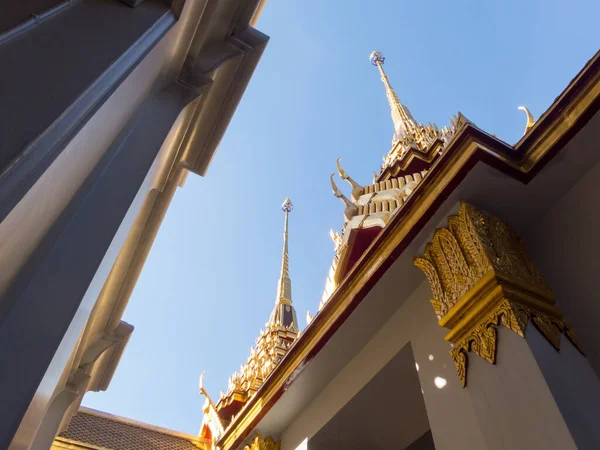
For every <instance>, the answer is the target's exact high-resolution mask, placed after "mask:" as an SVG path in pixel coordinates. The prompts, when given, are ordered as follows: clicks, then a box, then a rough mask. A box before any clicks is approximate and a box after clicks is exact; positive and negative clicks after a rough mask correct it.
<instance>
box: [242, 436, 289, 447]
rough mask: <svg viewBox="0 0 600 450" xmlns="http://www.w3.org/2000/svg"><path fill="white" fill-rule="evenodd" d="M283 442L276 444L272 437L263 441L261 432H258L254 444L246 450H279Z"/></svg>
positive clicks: (249, 445)
mask: <svg viewBox="0 0 600 450" xmlns="http://www.w3.org/2000/svg"><path fill="white" fill-rule="evenodd" d="M280 447H281V442H275V441H274V440H273V438H272V437H270V436H268V437H267V438H266V439H263V437H262V435H261V434H260V432H258V431H257V432H256V437H255V438H254V439H253V440H252V442H251V443H250V444H248V445H246V446H245V447H244V450H279V449H280Z"/></svg>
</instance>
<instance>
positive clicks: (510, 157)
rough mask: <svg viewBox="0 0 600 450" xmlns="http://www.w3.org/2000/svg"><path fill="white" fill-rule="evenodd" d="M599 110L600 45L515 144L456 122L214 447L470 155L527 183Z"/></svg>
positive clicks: (305, 355) (346, 305)
mask: <svg viewBox="0 0 600 450" xmlns="http://www.w3.org/2000/svg"><path fill="white" fill-rule="evenodd" d="M599 110H600V52H598V53H597V54H596V55H594V57H593V58H592V59H591V60H590V61H589V62H588V63H587V64H586V66H585V67H584V68H583V69H582V70H581V72H580V73H579V74H578V75H577V76H576V77H575V78H574V79H573V80H572V81H571V83H570V84H569V86H568V87H567V88H566V89H565V91H564V92H563V93H562V94H561V95H560V96H559V97H557V99H556V100H555V101H554V103H553V104H552V105H551V107H550V108H549V109H548V110H547V111H546V112H545V113H544V114H543V115H542V117H541V118H540V119H539V120H538V122H537V123H536V125H535V126H534V127H533V128H532V129H531V130H530V131H529V133H527V135H526V136H524V137H523V139H521V140H520V141H519V142H518V143H517V145H516V146H514V147H513V146H510V145H508V144H506V143H505V142H503V141H500V140H499V139H497V138H495V137H494V136H492V135H490V134H487V133H485V132H483V131H482V130H480V129H479V128H477V127H475V126H474V125H472V124H470V123H465V124H464V125H463V126H461V128H460V129H459V130H457V131H456V135H455V138H454V139H453V140H452V142H451V143H450V144H449V146H448V148H447V149H446V150H445V151H444V153H443V155H441V156H440V158H439V159H438V160H437V161H436V162H435V163H434V165H433V166H432V168H431V170H430V171H429V173H428V174H427V176H426V177H425V179H424V180H423V182H422V183H420V184H419V186H418V187H417V188H416V189H415V191H414V192H413V194H412V195H411V196H410V197H409V198H408V199H407V201H406V203H405V204H404V205H403V206H402V207H401V208H400V209H399V211H398V212H397V213H396V214H395V215H394V217H393V218H392V219H391V221H390V223H389V224H388V225H387V226H386V227H385V228H384V230H383V231H382V232H381V234H380V235H379V236H378V237H377V238H376V239H375V241H374V242H373V243H372V244H371V246H370V247H369V248H368V249H367V251H366V252H365V253H364V254H363V256H362V257H361V258H360V259H359V261H358V262H357V264H355V266H354V267H353V268H352V269H351V270H350V271H349V273H348V275H347V276H346V277H345V279H344V280H343V282H342V283H341V284H340V286H339V287H338V288H337V290H336V291H335V292H334V293H333V295H332V296H331V297H330V299H329V301H328V302H327V303H326V305H325V306H324V308H323V309H322V310H321V311H320V313H319V314H318V315H317V316H316V317H315V318H314V320H313V321H312V322H311V323H310V325H309V326H308V327H307V328H306V330H304V332H303V333H302V335H301V336H300V338H299V339H298V340H297V341H296V342H295V344H294V345H293V347H292V348H291V349H290V351H289V352H288V354H287V355H286V356H285V357H284V358H283V360H282V361H281V362H280V364H279V365H278V366H277V368H276V369H275V370H274V371H273V373H271V375H270V376H269V378H267V379H266V380H265V382H264V383H263V385H262V386H261V387H260V389H259V390H258V392H257V393H256V395H254V396H253V397H252V399H250V400H249V401H248V402H247V403H246V405H245V406H244V408H243V409H242V410H241V411H240V413H239V415H238V416H237V417H236V419H235V420H234V421H233V422H232V423H231V424H230V426H229V427H228V428H227V429H226V430H225V432H224V434H223V435H222V436H221V438H220V439H219V441H218V446H219V447H220V448H222V449H224V450H229V449H235V448H237V447H238V446H239V445H240V444H241V443H242V442H243V441H244V440H245V439H246V438H247V437H248V435H249V433H250V432H251V431H252V429H253V428H254V427H255V426H256V425H257V424H258V423H259V422H260V420H261V419H262V417H264V416H265V415H266V413H267V412H268V411H269V409H270V408H271V407H272V406H273V405H274V404H275V403H276V402H277V400H278V399H279V398H280V397H281V396H282V395H283V393H284V392H285V391H286V390H287V389H288V388H289V386H290V385H291V384H292V383H293V382H294V379H295V378H296V377H298V375H299V374H300V372H301V371H302V369H303V368H305V367H306V365H307V364H308V363H309V362H310V361H311V360H312V359H313V358H314V357H315V356H316V355H317V354H318V353H319V351H320V350H321V349H322V348H323V347H324V346H325V344H326V343H327V341H328V340H329V339H330V338H331V336H332V335H333V334H334V333H335V332H336V331H337V330H338V329H339V328H340V327H341V325H342V324H343V323H344V322H345V321H346V320H347V318H348V317H349V316H350V314H351V313H352V312H353V311H354V309H355V308H356V307H357V306H358V305H359V304H360V302H361V301H362V300H363V299H364V298H365V296H366V294H367V293H368V292H369V291H370V290H371V288H372V287H373V286H374V285H375V284H376V283H377V281H378V280H379V279H380V278H381V276H382V275H383V274H384V273H385V271H386V270H387V269H388V268H389V267H390V266H391V265H392V263H393V262H394V261H395V260H396V259H397V258H398V257H399V255H401V254H402V253H403V251H404V250H405V249H406V248H407V246H408V245H409V244H410V242H411V241H412V240H413V239H414V237H415V236H416V235H417V234H418V232H419V231H420V230H421V229H422V228H423V227H424V226H425V225H426V224H427V222H428V221H429V219H430V218H431V217H432V216H433V214H434V213H435V211H436V209H437V208H438V207H439V206H440V205H441V204H442V203H443V201H444V200H445V199H446V198H448V196H449V195H450V194H451V193H452V192H454V190H455V189H456V187H457V186H458V185H459V184H460V182H461V181H462V180H463V179H464V178H465V176H466V175H467V174H468V173H469V172H470V171H471V170H472V169H473V168H474V167H475V165H476V164H477V163H478V162H483V163H485V164H487V165H489V166H491V167H494V168H496V169H498V170H500V171H502V172H504V173H506V174H507V175H509V176H511V177H513V178H515V179H517V180H519V181H521V182H523V183H528V182H529V181H530V180H531V179H532V178H533V177H535V175H536V174H537V173H538V172H539V171H540V170H541V169H542V167H544V166H545V165H546V164H547V163H548V162H549V161H550V160H551V159H552V158H553V157H554V156H555V155H556V154H557V153H558V152H559V151H560V150H561V149H562V148H563V147H564V146H565V144H566V143H567V142H568V141H569V140H570V139H571V138H572V137H573V136H575V135H576V134H577V133H578V132H579V131H580V130H581V129H582V128H583V127H584V126H585V124H586V123H587V122H588V121H589V120H590V119H591V118H592V117H593V116H594V115H595V114H596V113H597V112H598V111H599Z"/></svg>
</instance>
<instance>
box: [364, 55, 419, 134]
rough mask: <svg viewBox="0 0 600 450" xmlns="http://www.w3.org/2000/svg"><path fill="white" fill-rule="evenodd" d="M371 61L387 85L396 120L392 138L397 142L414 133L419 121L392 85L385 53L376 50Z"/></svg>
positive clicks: (387, 92)
mask: <svg viewBox="0 0 600 450" xmlns="http://www.w3.org/2000/svg"><path fill="white" fill-rule="evenodd" d="M369 61H371V64H373V65H374V66H377V68H378V69H379V73H380V74H381V81H383V84H384V86H385V93H386V95H387V98H388V102H389V104H390V109H391V111H392V120H393V122H394V137H393V138H392V142H393V143H396V142H398V141H399V140H400V139H402V138H405V137H408V136H411V135H413V134H414V132H415V131H416V130H417V123H416V122H415V119H413V116H412V115H411V113H410V111H409V110H408V108H407V107H406V106H404V105H403V104H402V102H400V99H399V98H398V95H397V94H396V91H394V88H393V87H392V86H391V85H390V81H389V79H388V76H387V75H386V73H385V71H384V70H383V63H384V61H385V57H384V56H383V54H382V53H381V52H379V51H377V50H375V51H373V52H371V55H369Z"/></svg>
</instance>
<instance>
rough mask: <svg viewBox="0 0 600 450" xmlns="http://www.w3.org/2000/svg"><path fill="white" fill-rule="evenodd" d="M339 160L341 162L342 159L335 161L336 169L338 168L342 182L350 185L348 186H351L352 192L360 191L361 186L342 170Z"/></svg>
mask: <svg viewBox="0 0 600 450" xmlns="http://www.w3.org/2000/svg"><path fill="white" fill-rule="evenodd" d="M341 160H342V158H338V159H337V168H338V173H339V174H340V178H341V179H342V180H344V181H347V182H348V183H350V186H352V190H354V189H362V186H361V185H360V184H358V183H357V182H356V181H354V180H353V179H352V178H350V176H349V175H348V174H347V173H346V171H345V170H344V169H343V168H342V165H341V164H340V161H341Z"/></svg>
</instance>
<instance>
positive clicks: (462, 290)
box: [414, 202, 583, 386]
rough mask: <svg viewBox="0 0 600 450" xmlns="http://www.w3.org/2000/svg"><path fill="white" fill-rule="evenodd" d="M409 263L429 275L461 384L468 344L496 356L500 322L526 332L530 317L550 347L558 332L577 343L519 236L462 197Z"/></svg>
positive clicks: (479, 352)
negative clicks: (456, 209)
mask: <svg viewBox="0 0 600 450" xmlns="http://www.w3.org/2000/svg"><path fill="white" fill-rule="evenodd" d="M414 263H415V265H416V266H417V267H419V268H420V269H421V270H422V271H423V273H425V275H426V277H427V280H428V281H429V284H430V286H431V290H432V293H433V299H432V300H431V304H432V305H433V308H434V310H435V313H436V315H437V316H438V319H439V320H440V325H442V326H444V327H447V328H449V329H450V330H451V331H450V333H449V334H448V336H446V339H447V340H448V341H450V342H452V343H453V344H454V347H453V349H452V350H451V351H450V355H451V356H452V359H453V360H454V363H455V364H456V369H457V372H458V375H459V378H460V380H461V382H462V384H463V386H465V385H466V381H467V359H468V355H467V354H468V353H469V352H472V353H475V354H477V355H479V356H480V357H482V358H483V359H485V360H486V361H489V362H490V363H492V364H494V363H495V362H496V354H497V334H498V333H497V328H498V327H499V326H505V327H506V328H508V329H510V330H512V331H514V332H515V333H517V334H519V335H520V336H522V337H525V332H526V330H527V326H528V324H529V322H530V321H531V322H533V324H534V325H535V327H536V328H537V329H538V330H539V331H540V333H541V334H542V335H543V336H544V337H545V338H546V339H547V340H548V341H549V342H550V344H551V345H552V346H553V347H554V348H555V349H556V350H559V349H560V338H561V334H562V333H564V334H566V336H567V338H568V339H569V340H570V341H571V342H572V343H573V345H574V346H575V347H576V348H577V349H579V351H581V347H580V345H579V342H578V341H577V338H576V336H575V334H574V333H573V330H572V329H571V327H570V326H568V325H567V324H566V323H565V322H564V321H563V320H562V314H561V313H560V311H558V310H557V309H556V307H555V306H554V303H555V299H554V294H553V293H552V291H551V290H550V288H549V286H548V284H547V283H546V281H545V280H544V278H543V277H542V275H541V274H540V273H539V271H538V269H537V268H536V266H535V264H534V263H533V261H532V260H531V259H530V258H529V256H528V254H527V252H526V250H525V247H524V245H523V242H522V241H521V240H520V239H519V237H518V236H517V235H516V233H515V232H514V231H513V230H512V229H511V228H510V227H509V226H508V225H507V224H506V223H504V222H503V221H501V220H500V219H498V218H497V217H494V216H490V215H486V214H484V213H483V212H482V211H480V210H478V209H476V208H474V207H473V206H471V205H469V204H468V203H466V202H461V204H460V207H459V214H458V215H457V216H450V217H449V218H448V228H440V229H437V230H436V231H435V233H434V235H433V237H432V239H431V242H430V243H429V244H427V245H426V247H425V252H424V255H423V257H417V258H415V259H414ZM582 353H583V352H582Z"/></svg>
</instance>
